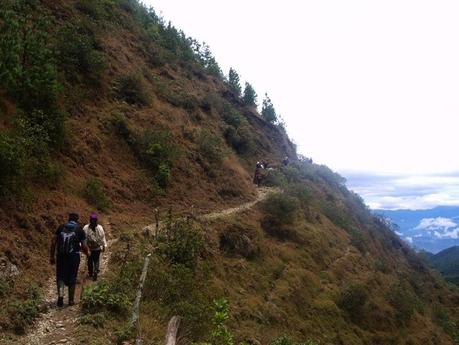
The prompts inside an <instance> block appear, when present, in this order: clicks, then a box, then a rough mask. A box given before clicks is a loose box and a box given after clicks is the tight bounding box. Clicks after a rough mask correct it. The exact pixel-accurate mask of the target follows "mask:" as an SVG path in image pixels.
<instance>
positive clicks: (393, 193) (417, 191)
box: [342, 172, 459, 210]
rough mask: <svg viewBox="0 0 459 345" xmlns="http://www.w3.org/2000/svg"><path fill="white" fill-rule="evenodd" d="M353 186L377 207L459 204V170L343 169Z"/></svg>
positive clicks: (400, 207) (411, 207)
mask: <svg viewBox="0 0 459 345" xmlns="http://www.w3.org/2000/svg"><path fill="white" fill-rule="evenodd" d="M342 174H343V175H344V176H345V177H346V178H347V180H348V182H347V185H348V187H349V188H350V189H352V190H353V191H355V192H356V193H358V194H360V195H361V196H362V197H363V199H364V200H365V201H366V203H367V204H368V205H369V206H370V207H371V208H373V209H387V210H395V209H412V210H421V209H431V208H434V207H436V206H459V173H458V172H451V173H448V174H436V175H433V174H432V175H413V176H411V175H375V174H371V173H358V172H357V173H356V172H342Z"/></svg>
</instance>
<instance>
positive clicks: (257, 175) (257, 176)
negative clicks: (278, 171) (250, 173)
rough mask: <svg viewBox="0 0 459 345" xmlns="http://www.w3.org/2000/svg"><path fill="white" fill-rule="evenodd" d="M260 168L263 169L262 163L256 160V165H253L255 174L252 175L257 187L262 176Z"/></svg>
mask: <svg viewBox="0 0 459 345" xmlns="http://www.w3.org/2000/svg"><path fill="white" fill-rule="evenodd" d="M261 169H263V164H261V163H260V162H257V165H256V167H255V175H254V177H253V183H255V184H256V185H257V186H258V187H260V184H261V180H262V178H263V176H262V174H261Z"/></svg>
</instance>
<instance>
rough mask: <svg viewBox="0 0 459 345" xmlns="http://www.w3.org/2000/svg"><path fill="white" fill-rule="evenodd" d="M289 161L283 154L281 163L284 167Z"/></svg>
mask: <svg viewBox="0 0 459 345" xmlns="http://www.w3.org/2000/svg"><path fill="white" fill-rule="evenodd" d="M289 163H290V160H289V159H288V156H285V158H284V160H283V161H282V164H283V165H284V167H286V166H287V165H288V164H289Z"/></svg>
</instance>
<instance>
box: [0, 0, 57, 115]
mask: <svg viewBox="0 0 459 345" xmlns="http://www.w3.org/2000/svg"><path fill="white" fill-rule="evenodd" d="M49 29H50V21H49V18H48V17H47V16H46V15H45V14H44V13H43V11H42V9H41V7H40V6H38V5H37V4H36V3H35V2H34V1H13V0H4V1H2V6H0V37H2V39H1V40H0V85H2V88H4V89H5V91H7V93H8V94H9V95H10V96H11V97H12V98H14V99H15V100H16V101H17V102H18V103H19V106H20V107H21V108H22V109H24V110H26V111H30V110H32V109H42V110H49V109H51V108H53V107H55V106H56V104H57V95H58V90H59V84H58V81H57V71H56V66H55V62H54V61H55V60H54V56H53V47H52V46H51V44H50V43H51V42H52V40H51V39H50V37H49V34H48V31H49Z"/></svg>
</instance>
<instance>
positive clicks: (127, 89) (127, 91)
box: [115, 73, 151, 106]
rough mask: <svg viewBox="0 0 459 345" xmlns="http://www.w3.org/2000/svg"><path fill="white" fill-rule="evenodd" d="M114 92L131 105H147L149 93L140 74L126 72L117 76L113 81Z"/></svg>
mask: <svg viewBox="0 0 459 345" xmlns="http://www.w3.org/2000/svg"><path fill="white" fill-rule="evenodd" d="M115 92H116V95H117V96H118V98H119V99H122V100H124V101H126V102H127V103H129V104H131V105H139V106H144V105H149V104H150V101H151V99H150V95H149V94H148V92H147V85H146V83H145V81H144V80H143V77H142V76H141V75H140V74H137V73H136V74H126V75H123V76H121V77H119V78H118V79H117V81H116V83H115Z"/></svg>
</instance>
